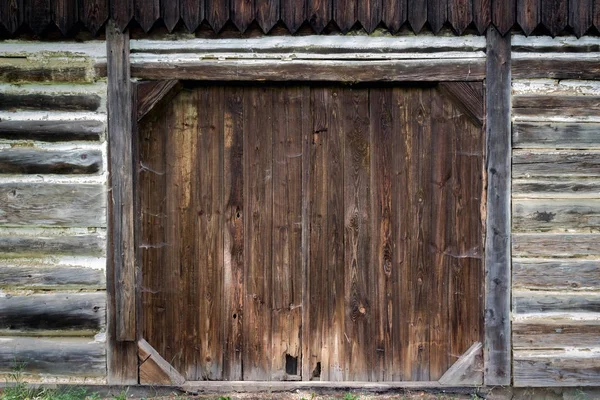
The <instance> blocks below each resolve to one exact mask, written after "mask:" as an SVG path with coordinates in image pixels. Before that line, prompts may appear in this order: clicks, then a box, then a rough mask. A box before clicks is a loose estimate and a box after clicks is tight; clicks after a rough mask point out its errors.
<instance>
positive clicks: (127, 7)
mask: <svg viewBox="0 0 600 400" xmlns="http://www.w3.org/2000/svg"><path fill="white" fill-rule="evenodd" d="M66 1H71V0H66ZM110 10H111V11H110V14H111V17H112V20H113V21H115V24H116V25H117V27H118V28H119V29H120V30H121V31H124V30H125V28H126V27H127V25H128V24H129V22H130V21H131V19H132V18H133V0H111V1H110Z"/></svg>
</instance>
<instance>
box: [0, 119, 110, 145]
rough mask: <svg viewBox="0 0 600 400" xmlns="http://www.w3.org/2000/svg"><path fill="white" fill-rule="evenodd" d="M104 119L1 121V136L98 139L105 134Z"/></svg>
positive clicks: (34, 138)
mask: <svg viewBox="0 0 600 400" xmlns="http://www.w3.org/2000/svg"><path fill="white" fill-rule="evenodd" d="M104 130H105V124H104V122H102V121H89V120H88V121H85V120H74V121H44V120H42V121H39V120H4V121H0V138H2V139H12V140H15V139H16V140H18V139H21V140H39V141H45V142H58V141H73V140H90V141H97V140H100V137H101V136H102V135H103V133H104Z"/></svg>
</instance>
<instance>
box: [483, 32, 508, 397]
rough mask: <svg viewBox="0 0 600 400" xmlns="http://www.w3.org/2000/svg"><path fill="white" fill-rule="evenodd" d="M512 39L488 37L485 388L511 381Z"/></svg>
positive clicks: (489, 35)
mask: <svg viewBox="0 0 600 400" xmlns="http://www.w3.org/2000/svg"><path fill="white" fill-rule="evenodd" d="M510 43H511V37H510V35H506V36H504V37H502V36H501V35H500V33H499V32H498V31H497V30H496V29H495V28H490V29H488V33H487V56H488V58H487V66H486V102H487V108H486V110H487V111H486V112H487V121H486V136H487V151H486V154H487V179H488V182H487V221H486V222H487V223H486V240H485V269H486V273H485V277H486V278H485V342H484V367H485V371H484V384H485V385H489V386H491V385H509V384H510V382H511V342H510V290H511V260H510V230H511V215H510V212H511V210H510V196H511V194H510V177H511V123H510V112H511V110H510V100H511V70H510V68H511V63H510V61H511V49H510Z"/></svg>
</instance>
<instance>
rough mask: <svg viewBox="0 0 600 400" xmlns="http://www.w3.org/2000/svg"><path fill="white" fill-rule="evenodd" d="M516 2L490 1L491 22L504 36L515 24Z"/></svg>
mask: <svg viewBox="0 0 600 400" xmlns="http://www.w3.org/2000/svg"><path fill="white" fill-rule="evenodd" d="M515 6H516V0H492V22H493V23H494V26H495V27H496V29H497V30H498V32H499V33H500V34H501V35H502V36H504V35H505V34H506V33H507V32H508V31H510V29H511V28H512V27H513V25H514V24H515V20H516V15H515Z"/></svg>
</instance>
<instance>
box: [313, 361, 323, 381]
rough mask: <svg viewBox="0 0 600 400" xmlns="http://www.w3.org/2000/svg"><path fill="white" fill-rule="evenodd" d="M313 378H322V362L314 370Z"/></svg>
mask: <svg viewBox="0 0 600 400" xmlns="http://www.w3.org/2000/svg"><path fill="white" fill-rule="evenodd" d="M312 378H313V379H315V378H321V362H320V361H319V362H317V366H316V367H315V369H313V372H312Z"/></svg>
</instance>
